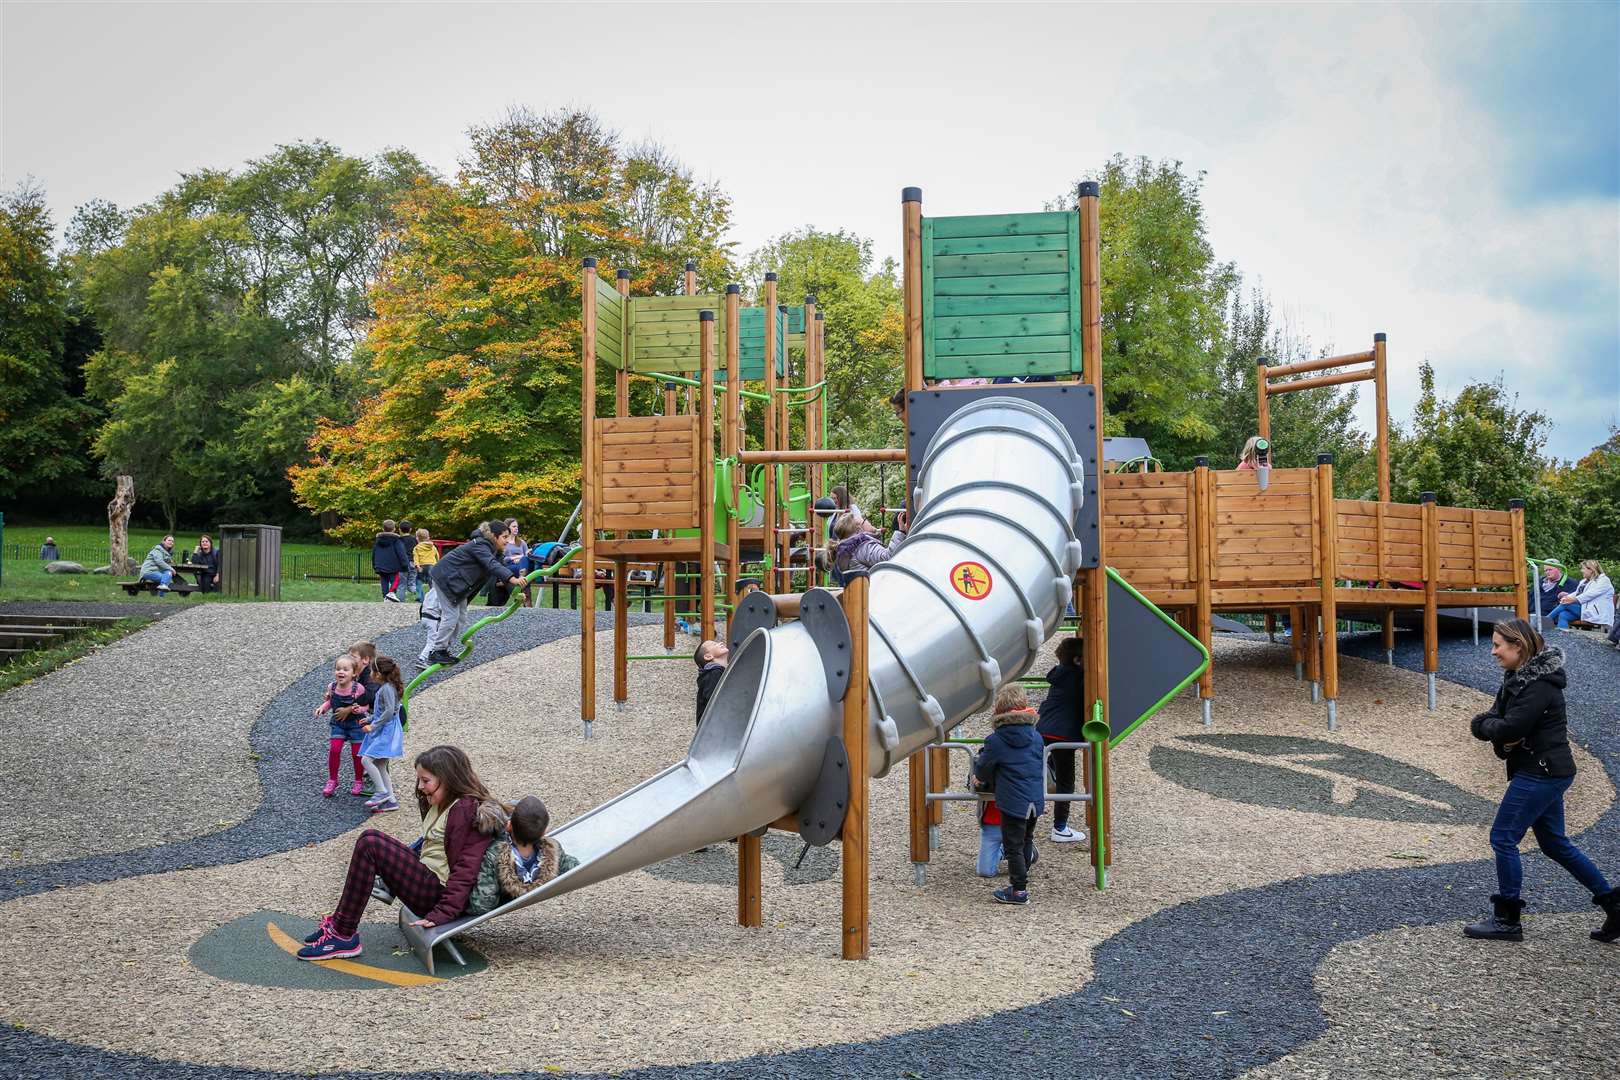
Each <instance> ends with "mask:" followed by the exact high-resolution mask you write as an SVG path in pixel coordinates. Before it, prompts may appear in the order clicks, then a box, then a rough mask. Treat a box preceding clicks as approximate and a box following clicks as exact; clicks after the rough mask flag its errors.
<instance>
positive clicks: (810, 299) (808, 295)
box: [804, 292, 816, 304]
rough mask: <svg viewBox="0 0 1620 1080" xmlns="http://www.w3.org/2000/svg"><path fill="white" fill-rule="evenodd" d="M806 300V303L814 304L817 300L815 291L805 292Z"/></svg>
mask: <svg viewBox="0 0 1620 1080" xmlns="http://www.w3.org/2000/svg"><path fill="white" fill-rule="evenodd" d="M804 302H805V303H806V304H814V303H815V302H816V294H815V293H813V292H807V293H805V294H804Z"/></svg>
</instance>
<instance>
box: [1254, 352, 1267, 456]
mask: <svg viewBox="0 0 1620 1080" xmlns="http://www.w3.org/2000/svg"><path fill="white" fill-rule="evenodd" d="M1266 378H1267V376H1266V358H1265V357H1263V356H1262V357H1261V358H1260V362H1259V363H1258V364H1256V365H1255V366H1254V385H1255V391H1256V393H1257V395H1258V398H1259V411H1258V414H1257V425H1256V426H1257V427H1258V428H1259V431H1258V432H1257V433H1256V434H1258V435H1259V436H1260V437H1261V438H1262V439H1264V440H1266V441H1267V442H1270V441H1271V401H1270V399H1269V398H1267V397H1266Z"/></svg>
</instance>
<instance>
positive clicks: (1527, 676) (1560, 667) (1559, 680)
mask: <svg viewBox="0 0 1620 1080" xmlns="http://www.w3.org/2000/svg"><path fill="white" fill-rule="evenodd" d="M1537 679H1545V680H1546V681H1547V682H1549V683H1551V684H1552V685H1553V686H1556V687H1558V689H1560V690H1562V689H1563V688H1564V687H1565V686H1567V685H1568V684H1569V676H1568V675H1566V674H1565V673H1564V650H1563V649H1561V648H1559V647H1558V646H1556V645H1549V646H1548V647H1547V648H1545V649H1542V650H1541V651H1540V652H1538V653H1537V654H1536V655H1534V656H1532V657H1531V658H1530V659H1529V660H1527V661H1525V662H1524V663H1522V664H1520V665H1519V666H1518V668H1517V669H1515V670H1513V671H1510V672H1508V673H1507V675H1506V676H1505V677H1504V678H1503V680H1502V684H1503V685H1504V686H1505V687H1507V689H1508V691H1509V692H1510V693H1515V694H1516V693H1518V692H1519V691H1520V690H1522V689H1524V688H1525V687H1526V686H1529V685H1530V684H1531V683H1533V682H1535V681H1536V680H1537Z"/></svg>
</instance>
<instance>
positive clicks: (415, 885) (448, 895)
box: [298, 746, 506, 960]
mask: <svg viewBox="0 0 1620 1080" xmlns="http://www.w3.org/2000/svg"><path fill="white" fill-rule="evenodd" d="M416 806H417V809H418V810H420V811H421V814H422V838H421V839H420V840H419V841H417V847H409V846H407V845H405V844H402V843H400V842H399V841H398V840H395V839H394V838H393V837H392V836H389V835H388V834H387V833H383V832H378V831H377V830H376V829H367V830H366V831H365V832H363V833H361V834H360V838H359V839H358V840H356V841H355V843H354V854H353V855H351V856H350V857H349V871H348V875H347V877H345V879H344V881H343V895H342V897H341V898H340V899H339V900H338V904H337V909H336V910H335V911H333V912H332V914H331V915H328V916H327V917H326V918H324V919H322V920H321V925H320V927H319V928H318V929H317V930H316V931H315V933H313V934H311V935H310V936H309V937H308V938H306V939H305V940H306V941H307V942H308V944H307V945H305V947H304V948H302V949H299V950H298V958H299V959H300V960H337V959H341V958H343V957H349V956H359V955H360V917H361V916H362V915H363V914H364V913H365V910H366V903H367V901H369V900H370V899H371V890H372V886H373V885H374V884H375V879H377V878H381V879H382V883H383V885H384V886H385V887H386V888H387V889H388V891H389V892H391V893H393V894H394V896H396V897H397V898H398V899H399V900H400V902H401V903H403V904H405V905H406V906H407V907H409V908H410V909H411V910H412V911H419V912H426V913H427V914H425V915H423V916H422V917H421V918H420V919H417V920H416V922H415V924H414V925H416V926H421V927H431V926H440V925H443V924H444V923H447V922H450V921H451V920H452V919H457V918H460V917H461V915H462V914H463V912H465V910H466V908H467V900H468V898H469V896H470V895H471V893H472V889H473V885H474V884H475V883H476V882H477V880H478V871H479V868H480V866H481V865H482V864H483V861H484V853H485V852H486V851H487V850H488V848H489V845H490V841H491V839H492V838H493V836H494V834H495V833H496V831H498V830H499V829H500V827H501V825H502V823H503V822H504V821H505V817H506V814H505V810H504V808H503V807H502V806H501V804H500V803H499V802H497V801H496V800H495V798H494V797H493V796H492V795H490V793H489V790H488V789H487V788H485V787H484V783H483V781H482V780H480V779H478V774H477V773H476V772H474V771H473V767H472V762H470V761H468V760H467V755H466V754H465V753H463V752H462V750H461V749H460V747H455V746H435V747H433V748H432V749H431V750H427V751H424V752H423V753H421V754H418V755H417V757H416Z"/></svg>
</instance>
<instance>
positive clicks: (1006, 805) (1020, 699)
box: [973, 683, 1046, 904]
mask: <svg viewBox="0 0 1620 1080" xmlns="http://www.w3.org/2000/svg"><path fill="white" fill-rule="evenodd" d="M1035 719H1036V714H1035V710H1034V709H1032V708H1030V707H1029V698H1028V697H1027V696H1025V694H1024V688H1023V687H1021V686H1019V685H1017V684H1016V683H1014V684H1013V685H1011V686H1003V687H1002V688H1001V690H1000V691H999V692H998V693H997V694H996V706H995V719H994V720H993V721H992V724H993V726H994V729H995V730H993V731H991V733H990V737H989V738H987V739H985V740H984V749H983V750H981V751H979V755H978V758H977V760H975V761H974V763H973V775H974V779H975V780H976V781H977V786H978V787H979V788H980V789H981V790H989V791H994V792H995V794H996V809H997V810H999V811H1000V812H1001V843H1002V848H1003V849H1004V850H1005V851H1006V853H1007V875H1008V879H1009V880H1008V883H1007V887H1006V888H1004V889H997V890H996V891H995V892H994V893H992V894H991V895H992V896H993V897H994V898H995V901H996V903H998V904H1027V903H1029V867H1030V864H1031V863H1032V862H1033V861H1034V859H1035V832H1034V830H1035V819H1036V818H1038V817H1040V816H1041V813H1042V811H1044V810H1045V809H1046V805H1045V798H1046V776H1045V769H1044V768H1043V766H1042V763H1041V756H1042V755H1041V739H1040V736H1039V735H1037V734H1036V733H1035Z"/></svg>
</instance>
